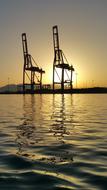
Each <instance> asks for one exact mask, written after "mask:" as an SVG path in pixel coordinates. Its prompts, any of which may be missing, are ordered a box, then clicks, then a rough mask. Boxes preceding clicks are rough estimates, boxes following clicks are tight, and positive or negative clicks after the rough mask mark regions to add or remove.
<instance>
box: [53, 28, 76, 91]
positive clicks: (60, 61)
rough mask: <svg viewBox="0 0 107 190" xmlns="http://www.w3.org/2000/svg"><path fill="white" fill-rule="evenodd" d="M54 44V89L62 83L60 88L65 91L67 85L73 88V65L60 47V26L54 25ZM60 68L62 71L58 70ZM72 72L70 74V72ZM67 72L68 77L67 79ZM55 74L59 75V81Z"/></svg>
mask: <svg viewBox="0 0 107 190" xmlns="http://www.w3.org/2000/svg"><path fill="white" fill-rule="evenodd" d="M53 45H54V61H53V91H54V90H55V85H56V84H57V85H60V89H61V91H62V92H63V91H64V89H65V85H68V86H70V89H71V90H72V88H73V81H72V76H73V71H74V67H73V65H70V64H69V63H68V61H67V59H66V57H65V55H64V53H63V51H62V50H61V49H60V48H59V35H58V26H57V25H56V26H53ZM58 69H60V70H61V72H60V73H59V72H58ZM68 72H70V74H69V73H68ZM65 73H66V77H67V79H66V80H65ZM55 75H57V78H58V81H56V80H55Z"/></svg>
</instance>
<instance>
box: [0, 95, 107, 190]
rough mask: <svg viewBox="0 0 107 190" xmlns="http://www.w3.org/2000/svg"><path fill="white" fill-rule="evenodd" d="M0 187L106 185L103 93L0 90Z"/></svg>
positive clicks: (56, 189)
mask: <svg viewBox="0 0 107 190" xmlns="http://www.w3.org/2000/svg"><path fill="white" fill-rule="evenodd" d="M4 189H6V190H8V189H11V190H24V189H25V190H69V189H72V190H101V189H102V190H107V95H105V94H104V95H103V94H102V95H101V94H86V95H85V94H84V95H83V94H81V95H79V94H74V95H68V94H67V95H60V94H59V95H1V96H0V190H4Z"/></svg>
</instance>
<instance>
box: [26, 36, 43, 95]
mask: <svg viewBox="0 0 107 190" xmlns="http://www.w3.org/2000/svg"><path fill="white" fill-rule="evenodd" d="M22 46H23V57H24V67H23V92H24V93H25V92H26V86H30V92H31V93H34V90H35V88H34V87H36V86H37V87H38V88H39V89H40V90H41V89H42V74H44V73H45V71H44V70H43V69H42V68H40V67H39V66H38V65H37V63H36V62H35V60H34V59H33V57H32V56H31V54H29V53H28V45H27V37H26V33H22ZM38 75H39V76H38ZM27 78H28V79H29V81H30V83H26V79H27Z"/></svg>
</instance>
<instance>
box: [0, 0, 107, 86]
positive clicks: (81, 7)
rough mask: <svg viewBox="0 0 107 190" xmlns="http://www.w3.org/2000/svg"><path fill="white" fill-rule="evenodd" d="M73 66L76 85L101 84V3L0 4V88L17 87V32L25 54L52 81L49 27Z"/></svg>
mask: <svg viewBox="0 0 107 190" xmlns="http://www.w3.org/2000/svg"><path fill="white" fill-rule="evenodd" d="M54 25H58V29H59V37H60V48H61V49H62V50H63V52H64V54H65V55H66V57H67V60H68V62H69V63H70V64H72V65H73V66H74V68H75V72H74V74H73V84H74V86H75V85H76V76H77V85H78V87H90V86H107V0H0V86H3V85H6V84H8V82H9V83H11V84H13V83H14V84H19V83H22V74H23V72H22V71H23V51H22V40H21V34H22V33H23V32H25V33H26V34H27V40H28V49H29V53H30V54H31V55H32V56H33V58H34V59H35V61H36V62H37V63H38V65H39V66H40V67H42V68H43V69H44V70H45V71H46V74H45V75H44V76H43V83H52V68H53V59H54V51H53V36H52V27H53V26H54Z"/></svg>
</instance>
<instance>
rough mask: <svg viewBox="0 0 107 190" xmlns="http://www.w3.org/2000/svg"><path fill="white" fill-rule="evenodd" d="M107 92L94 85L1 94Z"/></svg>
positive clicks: (106, 89)
mask: <svg viewBox="0 0 107 190" xmlns="http://www.w3.org/2000/svg"><path fill="white" fill-rule="evenodd" d="M105 93H107V88H106V87H94V88H79V89H72V90H70V89H65V90H64V91H61V89H57V90H54V91H53V90H52V89H42V90H35V91H34V93H32V92H31V91H30V90H27V91H26V92H25V93H23V92H22V91H17V92H12V91H4V92H0V94H105Z"/></svg>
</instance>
